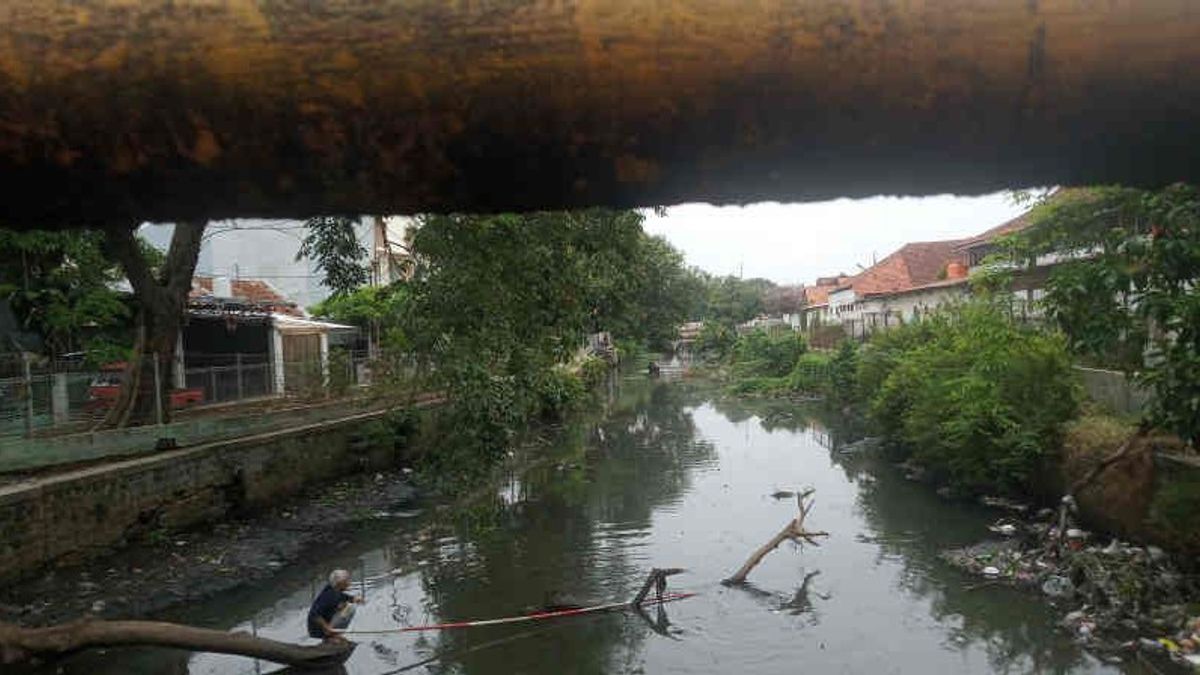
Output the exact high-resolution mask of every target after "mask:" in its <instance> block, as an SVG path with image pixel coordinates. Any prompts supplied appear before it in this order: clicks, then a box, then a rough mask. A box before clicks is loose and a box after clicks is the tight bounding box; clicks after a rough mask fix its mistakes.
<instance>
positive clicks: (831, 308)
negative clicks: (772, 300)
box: [813, 189, 1081, 337]
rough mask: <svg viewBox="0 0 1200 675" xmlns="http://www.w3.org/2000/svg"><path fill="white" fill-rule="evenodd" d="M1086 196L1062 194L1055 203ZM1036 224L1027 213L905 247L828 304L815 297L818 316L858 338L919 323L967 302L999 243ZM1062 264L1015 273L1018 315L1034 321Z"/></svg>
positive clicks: (1046, 261)
mask: <svg viewBox="0 0 1200 675" xmlns="http://www.w3.org/2000/svg"><path fill="white" fill-rule="evenodd" d="M1080 192H1081V191H1080V190H1077V189H1062V190H1058V191H1056V192H1055V193H1054V194H1053V195H1052V196H1051V199H1052V200H1053V199H1056V198H1066V197H1070V196H1073V195H1078V194H1079V193H1080ZM1032 222H1033V221H1032V218H1031V217H1030V212H1028V211H1027V212H1025V213H1023V214H1021V215H1019V216H1017V217H1016V218H1013V219H1011V220H1008V221H1006V222H1004V223H1001V224H999V225H996V226H995V227H991V228H989V229H987V230H984V231H983V232H980V233H979V234H977V235H975V236H973V237H968V238H965V239H958V240H949V241H928V242H916V243H911V244H905V245H904V246H902V247H901V248H900V249H899V250H897V251H895V252H894V253H892V254H891V255H889V256H887V257H886V258H884V259H883V260H880V261H879V262H878V263H876V264H874V265H872V266H871V267H869V268H867V269H865V270H863V271H862V272H860V273H859V274H857V275H855V276H853V277H850V278H849V279H846V280H844V281H843V282H841V283H839V284H838V285H837V287H836V288H833V289H832V290H830V291H829V293H828V299H827V300H825V299H824V298H823V297H822V295H821V293H820V292H819V291H818V292H815V293H814V296H813V300H814V303H813V307H814V309H813V311H814V312H819V311H824V312H826V314H827V320H828V322H830V323H838V324H841V325H842V326H843V327H844V328H845V330H846V332H847V333H849V334H850V335H852V336H855V337H863V336H865V335H867V334H869V333H871V332H873V331H875V330H879V329H883V328H888V327H890V326H894V325H898V324H900V323H905V322H908V321H912V320H914V319H918V318H920V317H921V316H922V315H925V314H928V313H930V312H934V311H937V310H938V309H939V308H941V307H944V306H946V305H948V304H952V303H955V302H959V301H961V300H962V299H963V298H964V297H965V296H967V295H968V294H969V292H970V287H969V284H968V277H969V276H970V275H971V274H973V273H975V272H977V271H979V270H982V269H983V268H984V266H985V264H984V262H985V260H987V259H988V257H989V256H991V255H992V254H993V253H996V252H998V251H999V250H1000V249H999V246H998V242H999V240H1000V239H1001V238H1003V237H1005V236H1008V235H1011V234H1015V233H1017V232H1020V231H1022V230H1024V229H1026V228H1028V227H1029V226H1030V225H1031V224H1032ZM1058 262H1059V261H1058V260H1057V259H1055V258H1054V257H1053V256H1050V257H1039V259H1038V260H1037V261H1036V263H1035V264H1032V265H1030V266H1027V267H1014V268H1013V275H1012V282H1011V284H1012V286H1011V287H1012V291H1013V294H1014V300H1015V304H1016V307H1017V308H1018V311H1021V312H1023V313H1025V314H1027V315H1029V316H1035V315H1036V314H1037V301H1038V300H1039V299H1040V298H1041V294H1042V289H1043V288H1044V287H1045V284H1046V280H1047V278H1048V277H1049V274H1050V271H1051V270H1052V269H1053V268H1054V265H1056V264H1057V263H1058ZM822 301H824V303H825V306H824V307H822Z"/></svg>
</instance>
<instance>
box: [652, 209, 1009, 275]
mask: <svg viewBox="0 0 1200 675" xmlns="http://www.w3.org/2000/svg"><path fill="white" fill-rule="evenodd" d="M1021 211H1022V209H1021V208H1020V207H1018V206H1016V205H1014V204H1013V202H1012V200H1011V199H1010V197H1009V193H1007V192H998V193H995V194H991V195H985V196H982V197H957V196H952V195H938V196H934V197H872V198H869V199H857V200H851V199H838V200H834V201H828V202H811V203H804V204H780V203H777V202H763V203H759V204H750V205H747V206H712V205H709V204H683V205H680V206H673V207H671V208H669V209H668V210H667V215H666V217H660V216H657V215H655V214H653V213H647V217H646V223H645V229H646V231H647V232H649V233H651V234H657V235H662V236H663V237H665V238H666V239H667V241H669V242H671V244H673V245H674V246H675V247H676V248H678V249H679V250H681V251H683V254H684V255H685V256H686V257H687V262H688V264H689V265H695V266H697V267H699V268H701V269H703V270H706V271H708V272H711V273H713V274H722V275H723V274H735V275H736V274H738V273H739V271H740V272H741V274H742V276H743V277H746V278H750V277H764V278H767V279H770V280H771V281H774V282H776V283H781V284H800V283H812V282H813V280H814V279H816V278H817V277H819V276H832V275H834V274H837V273H840V272H845V273H846V274H854V273H856V272H858V271H859V270H860V269H861V268H860V267H859V265H863V266H870V265H871V262H872V260H874V259H882V258H883V257H884V256H886V255H887V254H889V253H891V252H892V251H894V250H896V249H897V248H900V247H901V246H902V245H904V244H906V243H908V242H913V241H937V240H940V239H960V238H963V237H967V236H971V235H975V234H978V233H980V232H982V231H984V230H986V229H989V228H991V227H994V226H996V225H999V224H1000V223H1003V222H1005V221H1007V220H1010V219H1012V218H1014V217H1016V216H1017V215H1019V214H1020V213H1021Z"/></svg>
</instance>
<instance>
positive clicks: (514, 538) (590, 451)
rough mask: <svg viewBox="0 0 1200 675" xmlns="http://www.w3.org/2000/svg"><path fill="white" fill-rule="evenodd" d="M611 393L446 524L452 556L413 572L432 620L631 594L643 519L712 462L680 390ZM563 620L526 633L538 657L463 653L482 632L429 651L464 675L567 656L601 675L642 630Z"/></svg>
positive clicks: (615, 666) (486, 638) (642, 566)
mask: <svg viewBox="0 0 1200 675" xmlns="http://www.w3.org/2000/svg"><path fill="white" fill-rule="evenodd" d="M616 394H617V397H616V404H615V405H612V406H611V408H610V412H609V414H608V415H607V416H606V417H604V418H603V419H601V420H599V421H598V422H597V423H595V424H592V425H580V426H576V427H572V428H571V429H569V430H566V432H565V433H564V434H563V435H562V436H561V438H560V439H559V441H558V443H557V444H556V447H555V450H554V453H553V460H554V461H551V462H544V463H541V464H539V465H538V466H537V467H535V468H534V469H532V470H530V471H527V472H525V473H524V474H523V475H522V476H521V478H520V481H519V487H517V488H516V489H515V490H514V489H512V488H511V486H510V488H509V489H507V490H505V491H503V492H507V493H508V495H509V496H508V499H498V500H495V501H492V502H490V503H489V508H487V509H486V510H485V511H484V513H485V514H486V517H481V514H480V513H479V512H476V513H474V514H473V516H472V518H471V519H470V521H469V522H463V521H461V520H460V521H459V522H458V523H457V524H456V525H455V528H454V531H453V539H454V541H456V542H457V547H456V548H455V549H454V551H455V554H454V555H450V556H445V557H442V558H439V559H438V561H437V563H436V564H435V565H433V566H430V567H426V568H424V569H423V570H422V572H421V576H422V583H423V586H424V588H425V589H426V592H427V594H428V595H429V597H431V598H432V599H433V601H434V603H435V604H436V605H437V607H438V611H439V613H440V614H441V615H443V616H448V617H464V616H480V617H487V616H506V615H510V614H512V613H514V611H527V610H535V609H538V607H537V606H536V605H534V606H531V604H530V603H531V602H533V603H536V602H538V601H539V600H540V602H541V603H543V604H564V603H565V604H577V605H592V604H599V603H603V602H609V601H612V600H613V599H621V598H628V597H630V596H631V595H632V594H633V593H634V592H635V591H636V585H637V584H639V583H640V582H641V580H642V577H643V576H644V575H645V573H646V572H647V571H648V567H649V565H648V564H647V561H646V560H645V557H644V556H643V555H641V553H640V548H641V543H640V542H641V540H642V539H644V538H645V537H646V536H647V535H648V529H649V528H650V526H651V520H652V517H653V514H654V513H655V511H656V510H657V509H661V508H669V506H670V505H671V504H672V503H674V502H677V501H678V500H679V499H681V498H682V496H683V495H684V494H685V493H686V492H687V490H688V489H689V486H690V483H691V478H692V476H693V475H694V474H695V472H696V471H698V470H702V469H703V468H704V467H705V466H709V465H712V464H713V463H714V461H715V458H716V455H715V451H714V448H713V446H712V444H711V443H707V442H702V441H698V440H697V437H696V436H697V434H696V426H695V423H694V421H693V420H692V417H691V414H690V412H689V408H688V404H689V395H688V392H687V390H685V389H682V388H675V387H672V386H670V385H665V384H650V385H645V384H642V383H640V382H635V383H634V386H631V387H627V388H626V387H622V388H621V389H620V390H619V391H618V392H616ZM514 492H515V493H516V494H515V495H514V494H513V493H514ZM514 497H515V499H514ZM654 614H655V615H657V614H658V610H655V612H654ZM647 618H648V619H649V617H647ZM655 618H656V619H659V620H660V621H659V622H657V623H656V621H654V620H651V621H650V623H651V624H652V625H655V626H656V627H661V630H662V631H663V632H666V626H665V624H664V622H662V621H661V619H662V618H663V617H658V616H656V617H655ZM571 622H572V623H573V624H574V628H572V629H571V630H557V631H556V632H555V635H554V636H553V638H552V639H550V638H546V639H542V638H540V637H538V634H532V635H530V636H529V637H530V639H537V640H538V644H539V645H542V646H544V647H545V650H544V651H543V650H541V649H530V648H529V647H528V646H527V645H525V644H521V642H520V641H512V642H505V643H497V644H492V645H491V646H490V648H488V649H487V650H486V651H485V650H481V649H474V648H477V647H479V646H480V645H482V644H487V643H491V642H494V641H495V640H496V637H495V635H494V634H490V633H489V632H488V631H486V630H484V631H473V632H463V633H449V634H445V635H443V636H441V637H440V639H439V645H438V650H439V651H445V652H446V653H449V654H455V655H456V656H455V657H454V659H453V662H454V664H455V666H456V670H461V672H465V673H475V672H479V673H491V672H496V664H497V663H504V664H507V665H508V666H511V667H512V669H513V672H516V671H521V670H526V669H528V670H527V672H541V669H542V668H545V667H546V666H548V665H551V664H554V663H560V662H562V660H561V659H563V658H568V655H569V662H570V663H571V664H572V667H571V669H572V671H573V672H581V673H590V672H595V673H602V672H615V671H618V670H620V667H621V666H620V663H618V662H617V661H616V659H619V658H620V656H619V654H621V653H622V652H629V651H637V649H638V646H639V644H640V642H641V640H642V639H644V635H645V630H644V625H643V624H639V623H634V622H630V621H628V620H627V617H621V616H601V617H596V618H591V619H584V620H574V619H573V620H571ZM618 646H619V647H620V649H618V648H617V647H618ZM435 672H437V671H435Z"/></svg>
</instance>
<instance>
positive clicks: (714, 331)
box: [696, 321, 737, 361]
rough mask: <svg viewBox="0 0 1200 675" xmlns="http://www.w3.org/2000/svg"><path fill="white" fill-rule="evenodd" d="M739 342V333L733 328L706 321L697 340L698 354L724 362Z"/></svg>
mask: <svg viewBox="0 0 1200 675" xmlns="http://www.w3.org/2000/svg"><path fill="white" fill-rule="evenodd" d="M736 342H737V332H736V331H734V329H733V327H732V326H729V325H726V324H723V323H720V322H717V321H705V322H704V327H702V328H701V329H700V335H699V337H697V338H696V353H697V354H702V355H705V356H709V357H712V358H715V359H717V360H719V361H724V360H725V359H726V358H727V357H728V356H729V354H730V353H732V351H733V345H734V343H736Z"/></svg>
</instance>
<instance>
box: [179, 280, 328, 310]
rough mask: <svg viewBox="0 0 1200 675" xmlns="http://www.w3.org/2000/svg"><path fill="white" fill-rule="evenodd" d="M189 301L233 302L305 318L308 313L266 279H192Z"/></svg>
mask: <svg viewBox="0 0 1200 675" xmlns="http://www.w3.org/2000/svg"><path fill="white" fill-rule="evenodd" d="M188 300H189V302H193V303H202V302H205V301H221V300H233V301H236V302H238V303H241V304H244V305H248V306H253V307H256V308H258V309H261V310H263V311H266V312H274V313H278V314H286V315H288V316H295V317H301V318H303V317H306V316H308V315H307V313H306V312H305V311H304V310H303V309H301V308H300V306H299V305H298V304H296V303H295V302H292V301H291V300H289V299H288V298H287V297H285V296H284V295H283V293H281V292H279V290H278V289H276V288H275V287H274V286H273V285H272V284H271V282H269V281H266V280H265V279H229V278H228V277H220V278H214V277H210V276H201V275H197V276H195V277H193V278H192V290H191V291H190V292H189V293H188Z"/></svg>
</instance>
